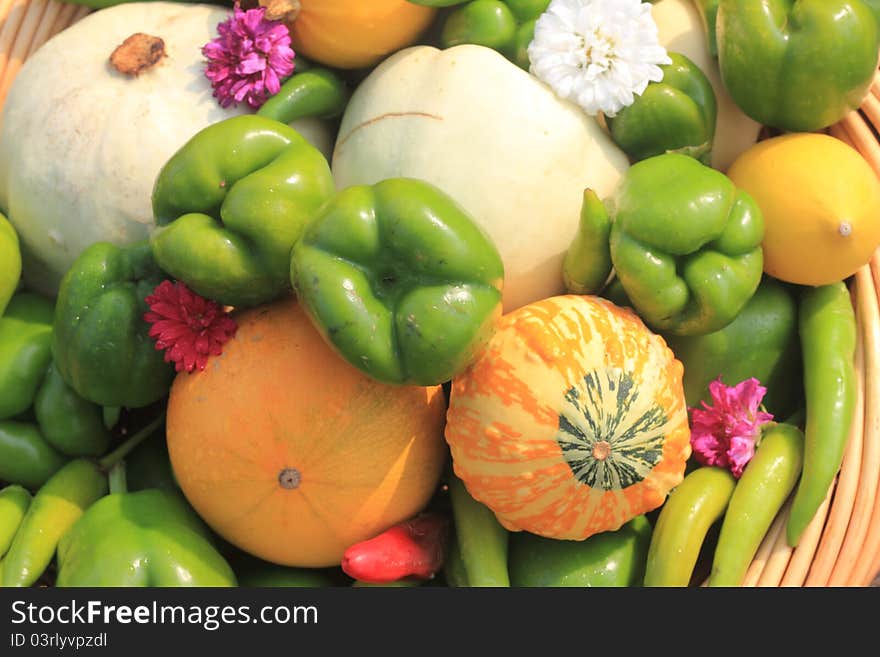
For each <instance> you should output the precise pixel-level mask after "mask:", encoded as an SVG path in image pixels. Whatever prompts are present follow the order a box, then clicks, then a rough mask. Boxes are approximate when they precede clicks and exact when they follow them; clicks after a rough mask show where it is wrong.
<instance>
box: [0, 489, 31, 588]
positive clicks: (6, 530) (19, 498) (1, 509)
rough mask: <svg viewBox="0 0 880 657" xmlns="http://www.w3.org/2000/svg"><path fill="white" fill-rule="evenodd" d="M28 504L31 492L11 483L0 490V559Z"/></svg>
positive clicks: (0, 579) (10, 543)
mask: <svg viewBox="0 0 880 657" xmlns="http://www.w3.org/2000/svg"><path fill="white" fill-rule="evenodd" d="M30 505H31V494H30V493H29V492H28V491H27V490H25V489H24V488H23V487H21V486H18V485H16V484H13V485H11V486H7V487H6V488H4V489H3V490H0V559H2V558H3V556H4V555H5V554H6V552H7V551H8V550H9V546H10V545H12V539H13V538H15V534H16V533H17V532H18V528H19V527H20V526H21V521H22V520H23V519H24V516H25V514H26V513H27V510H28V507H29V506H30ZM0 581H2V578H0Z"/></svg>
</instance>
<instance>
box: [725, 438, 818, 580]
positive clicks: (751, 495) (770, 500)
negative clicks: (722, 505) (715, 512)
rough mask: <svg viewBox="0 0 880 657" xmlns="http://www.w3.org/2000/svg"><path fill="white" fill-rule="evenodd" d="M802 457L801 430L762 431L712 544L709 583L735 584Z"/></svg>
mask: <svg viewBox="0 0 880 657" xmlns="http://www.w3.org/2000/svg"><path fill="white" fill-rule="evenodd" d="M803 458H804V434H803V433H802V432H801V430H800V429H798V428H797V427H796V426H793V425H791V424H775V425H770V426H769V428H767V429H765V430H764V434H763V436H762V438H761V442H760V444H759V445H758V449H757V451H756V452H755V455H754V456H753V457H752V460H751V461H749V464H748V465H747V466H746V469H745V471H744V472H743V475H742V477H740V480H739V481H738V482H737V484H736V488H735V489H734V491H733V496H732V497H731V498H730V504H728V506H727V512H726V513H725V514H724V522H723V523H722V525H721V534H720V535H719V537H718V544H717V545H716V547H715V556H714V559H713V561H712V574H711V575H710V577H709V586H740V585H741V584H742V581H743V579H744V578H745V576H746V571H747V570H748V568H749V564H751V562H752V559H754V557H755V553H756V552H757V551H758V547H759V546H760V545H761V541H762V540H763V539H764V536H765V535H766V534H767V531H768V530H769V529H770V525H771V524H773V519H774V518H775V517H776V515H777V514H778V513H779V510H780V509H781V508H782V505H783V504H784V503H785V500H786V499H788V496H789V495H790V494H791V491H792V490H794V487H795V484H796V483H797V480H798V477H799V476H800V474H801V465H802V464H803Z"/></svg>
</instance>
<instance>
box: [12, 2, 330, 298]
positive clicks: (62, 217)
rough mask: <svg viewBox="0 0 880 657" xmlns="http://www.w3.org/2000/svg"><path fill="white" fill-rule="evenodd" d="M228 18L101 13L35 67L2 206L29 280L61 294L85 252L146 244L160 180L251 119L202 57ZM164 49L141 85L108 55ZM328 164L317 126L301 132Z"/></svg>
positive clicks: (123, 8)
mask: <svg viewBox="0 0 880 657" xmlns="http://www.w3.org/2000/svg"><path fill="white" fill-rule="evenodd" d="M229 11H230V10H229V8H226V7H219V6H211V5H202V4H184V3H173V2H141V3H132V4H122V5H118V6H114V7H110V8H107V9H102V10H100V11H97V12H94V13H92V14H90V15H89V16H87V17H86V18H84V19H83V20H81V21H80V22H78V23H76V24H75V25H73V26H72V27H70V28H68V29H66V30H64V31H63V32H61V33H60V34H58V35H57V36H55V37H54V38H52V39H51V40H49V41H48V42H47V43H45V44H44V45H43V46H42V47H41V48H40V49H39V50H38V51H37V52H36V53H34V54H33V56H32V57H30V58H29V59H28V60H27V61H26V62H25V64H24V66H23V67H22V69H21V71H20V73H19V75H18V77H17V78H16V80H15V82H14V84H13V86H12V88H11V90H10V93H9V96H8V98H7V100H6V103H5V106H4V110H3V125H2V130H0V206H2V208H4V209H5V210H7V212H8V216H9V219H10V221H12V223H13V224H14V225H15V228H16V229H17V231H18V234H19V237H20V238H21V243H22V250H23V254H24V259H25V263H24V278H25V281H26V282H27V283H28V284H29V285H30V286H31V287H32V288H34V289H37V290H40V291H42V292H44V293H47V294H54V293H55V291H56V290H57V285H58V282H59V281H60V278H61V276H62V275H63V274H64V273H65V272H66V271H67V269H68V268H69V267H70V265H71V264H72V263H73V261H74V259H75V258H76V257H77V256H78V255H79V253H80V252H81V251H82V250H83V249H85V248H86V247H87V246H89V245H90V244H92V243H93V242H96V241H101V240H109V241H112V242H114V243H117V244H125V243H131V242H134V241H137V240H140V239H144V238H146V237H147V236H148V235H149V233H150V230H151V228H152V226H153V214H152V209H151V205H150V194H151V192H152V188H153V183H154V181H155V179H156V176H157V174H158V172H159V169H160V168H161V167H162V165H164V164H165V162H166V161H167V160H168V159H169V158H170V157H171V156H172V155H173V154H174V153H175V152H176V151H177V150H178V149H179V148H180V147H181V146H182V145H183V144H184V143H185V142H186V141H187V140H188V139H189V138H190V137H192V136H193V135H194V134H195V133H196V132H198V131H199V130H201V129H202V128H204V127H206V126H207V125H209V124H211V123H214V122H216V121H219V120H222V119H225V118H228V117H230V116H233V115H236V114H243V113H245V112H250V111H252V110H250V109H249V108H247V107H246V106H244V105H241V106H239V107H238V108H229V109H225V110H224V109H223V108H221V107H220V105H219V104H218V102H217V100H216V99H215V98H214V97H213V96H212V89H211V86H210V83H209V81H208V80H207V79H206V78H205V76H204V59H203V57H202V54H201V48H202V46H203V45H204V44H205V43H207V42H208V41H209V40H210V39H212V38H213V37H214V36H216V26H217V23H218V22H220V21H222V20H225V19H226V18H227V17H228V15H229ZM136 32H142V33H146V34H148V35H151V36H156V37H159V38H161V39H162V40H163V41H164V44H165V52H166V56H165V57H164V58H162V59H161V60H160V61H158V63H156V64H155V65H154V66H152V67H151V68H149V69H148V70H145V71H143V72H142V73H140V74H139V75H137V76H129V75H123V74H122V73H120V72H118V71H117V70H116V69H115V68H114V67H113V66H112V65H111V64H110V62H109V57H110V55H111V53H112V52H113V51H114V50H115V49H116V47H117V46H119V45H120V44H121V43H122V42H123V41H125V39H126V38H128V37H129V36H131V35H132V34H133V33H136ZM294 127H297V128H299V129H301V130H302V132H303V134H304V136H306V137H307V138H310V139H311V140H312V142H313V143H315V145H316V146H318V147H319V148H322V149H323V150H324V152H325V153H327V154H328V157H329V149H330V148H331V147H332V146H331V144H332V138H333V136H332V135H331V134H330V133H329V132H328V130H327V129H326V128H325V127H324V126H323V125H322V124H321V123H319V122H316V121H304V122H303V123H301V124H294Z"/></svg>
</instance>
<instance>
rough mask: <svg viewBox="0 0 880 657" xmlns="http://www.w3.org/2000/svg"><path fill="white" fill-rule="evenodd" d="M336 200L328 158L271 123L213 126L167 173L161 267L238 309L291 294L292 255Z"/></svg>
mask: <svg viewBox="0 0 880 657" xmlns="http://www.w3.org/2000/svg"><path fill="white" fill-rule="evenodd" d="M334 193H335V188H334V183H333V176H332V174H331V173H330V166H329V165H328V164H327V160H326V159H324V156H323V155H321V153H320V152H319V151H318V150H317V149H316V148H315V147H314V146H312V145H311V144H309V143H308V142H307V141H306V140H305V139H304V138H303V137H302V136H301V135H300V134H299V133H298V132H297V131H296V130H294V129H293V128H291V127H289V126H286V125H284V124H282V123H279V122H277V121H274V120H272V119H268V118H265V117H262V116H254V115H247V116H237V117H233V118H231V119H226V120H225V121H221V122H219V123H215V124H213V125H211V126H208V127H207V128H205V129H204V130H202V131H201V132H199V133H198V134H196V135H195V137H193V138H192V139H191V140H190V141H189V142H188V143H186V144H185V145H184V146H183V147H182V148H181V149H180V150H179V151H178V152H177V153H176V154H175V155H174V156H173V157H172V158H171V159H170V160H169V161H168V163H167V164H166V165H165V166H164V167H163V168H162V170H161V171H160V172H159V177H158V178H157V180H156V185H155V188H154V190H153V212H154V214H155V219H156V224H157V226H158V228H157V229H156V230H155V231H154V232H153V234H152V236H151V244H152V248H153V254H154V255H155V258H156V262H157V263H158V264H159V266H160V267H161V268H162V269H163V270H165V271H166V272H168V273H169V274H170V275H171V276H173V277H174V278H177V279H178V280H181V281H183V282H185V283H186V284H187V285H188V286H189V287H190V288H192V289H193V290H194V291H196V292H197V293H199V294H201V295H203V296H205V297H208V298H210V299H214V300H215V301H218V302H220V303H223V304H227V305H231V306H252V305H257V304H260V303H263V302H267V301H270V300H271V299H274V298H276V297H279V296H281V295H282V294H284V293H285V292H287V291H288V290H289V289H290V280H289V278H288V272H289V267H290V250H291V248H292V247H293V245H294V243H295V242H296V241H297V240H298V239H299V238H300V236H301V235H302V232H303V230H304V229H305V227H306V226H307V225H308V224H309V223H310V222H311V221H312V220H313V219H314V217H315V216H316V215H317V213H318V210H320V208H321V207H322V206H323V205H324V204H325V203H326V202H327V201H328V200H329V199H330V198H331V197H332V196H333V194H334Z"/></svg>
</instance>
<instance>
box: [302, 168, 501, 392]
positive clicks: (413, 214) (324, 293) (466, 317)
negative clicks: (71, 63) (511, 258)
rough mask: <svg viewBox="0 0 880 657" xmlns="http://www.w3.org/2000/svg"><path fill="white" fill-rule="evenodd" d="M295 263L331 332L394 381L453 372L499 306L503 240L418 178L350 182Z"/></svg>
mask: <svg viewBox="0 0 880 657" xmlns="http://www.w3.org/2000/svg"><path fill="white" fill-rule="evenodd" d="M290 266H291V280H292V281H293V285H294V287H295V289H296V292H297V294H298V295H299V298H300V300H301V302H302V303H303V306H304V307H305V309H306V311H307V312H308V314H309V316H310V317H311V318H312V321H313V322H314V323H315V325H316V326H317V328H318V329H319V330H320V331H321V333H322V334H323V335H324V337H325V339H326V340H327V341H328V342H329V343H330V344H332V345H334V346H335V347H336V349H337V350H338V351H339V353H340V354H341V355H342V356H343V357H344V358H345V359H346V360H348V362H349V363H351V364H352V365H354V366H355V367H358V368H360V369H361V370H362V371H364V372H365V373H367V374H368V375H370V376H372V377H374V378H376V379H378V380H380V381H384V382H387V383H412V384H417V385H436V384H439V383H442V382H444V381H448V380H450V379H452V377H453V376H455V375H456V374H458V373H459V372H460V371H461V370H462V369H464V368H465V367H467V365H469V364H470V363H471V361H472V360H473V359H474V358H475V357H476V356H477V354H478V353H479V352H480V351H481V350H482V348H483V347H484V346H485V344H486V343H487V342H488V340H489V338H490V337H491V336H492V335H493V333H494V331H495V326H496V322H497V320H498V319H499V318H500V316H501V287H502V282H503V278H504V268H503V265H502V262H501V257H500V256H499V254H498V251H497V249H496V248H495V246H494V245H493V243H492V241H491V240H490V239H489V238H488V237H487V236H486V234H485V233H483V231H482V230H481V229H480V228H479V226H478V225H477V224H476V223H475V222H474V221H473V220H472V219H471V218H470V217H469V216H468V214H467V213H465V211H464V210H463V209H462V208H461V207H460V206H458V205H457V204H456V203H455V201H453V200H452V199H451V198H450V197H449V196H447V195H446V194H445V193H443V192H442V191H440V190H439V189H437V188H436V187H434V186H433V185H430V184H428V183H426V182H423V181H420V180H415V179H411V178H392V179H389V180H384V181H382V182H380V183H378V184H376V185H374V186H372V187H370V186H366V185H359V186H354V187H349V188H348V189H346V190H344V191H343V192H341V193H340V194H339V195H338V196H337V197H336V198H335V199H334V200H333V201H332V202H331V203H330V204H328V205H327V207H326V208H325V210H324V212H323V213H322V214H321V216H320V217H318V219H316V220H315V222H314V223H313V224H312V225H311V226H310V227H309V228H308V229H307V230H306V233H305V235H303V237H302V239H301V240H300V241H299V242H298V243H297V245H296V246H295V247H294V249H293V256H292V258H291V265H290Z"/></svg>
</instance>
